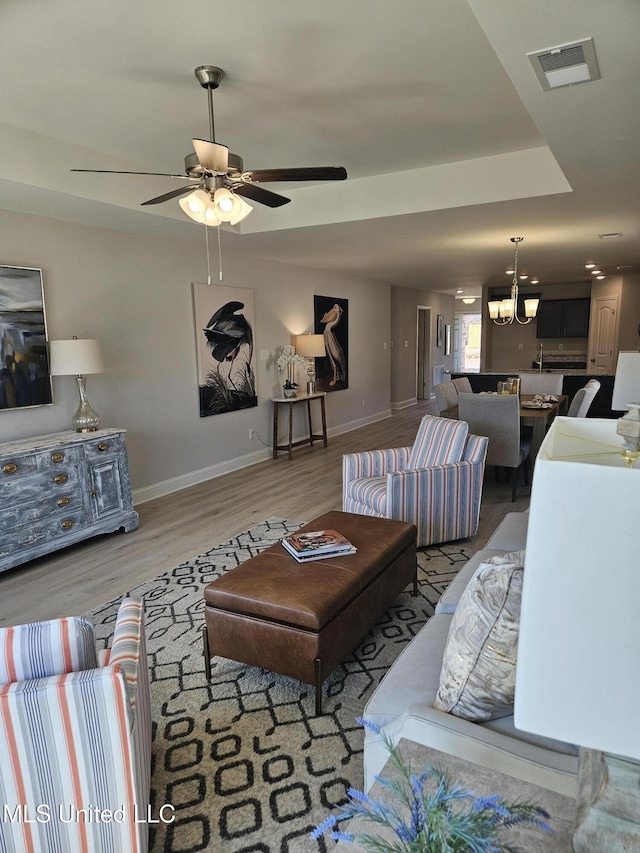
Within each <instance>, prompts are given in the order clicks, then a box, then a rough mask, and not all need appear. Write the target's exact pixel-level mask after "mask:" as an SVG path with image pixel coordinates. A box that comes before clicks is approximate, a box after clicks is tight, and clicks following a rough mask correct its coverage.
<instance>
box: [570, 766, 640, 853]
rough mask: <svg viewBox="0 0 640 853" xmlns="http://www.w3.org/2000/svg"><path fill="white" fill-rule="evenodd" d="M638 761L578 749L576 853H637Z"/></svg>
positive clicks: (639, 847) (639, 840)
mask: <svg viewBox="0 0 640 853" xmlns="http://www.w3.org/2000/svg"><path fill="white" fill-rule="evenodd" d="M639 782H640V764H639V763H638V762H636V761H631V760H630V759H627V758H622V757H620V756H617V755H610V754H608V753H604V752H598V751H597V750H593V749H581V750H580V763H579V772H578V822H577V828H576V831H575V833H574V835H573V849H574V851H575V853H595V851H597V850H606V851H607V853H623V851H624V853H640V784H639Z"/></svg>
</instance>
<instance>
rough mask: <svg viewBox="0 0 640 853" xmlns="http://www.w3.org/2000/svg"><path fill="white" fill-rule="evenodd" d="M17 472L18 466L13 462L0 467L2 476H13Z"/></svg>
mask: <svg viewBox="0 0 640 853" xmlns="http://www.w3.org/2000/svg"><path fill="white" fill-rule="evenodd" d="M17 470H18V466H17V465H16V463H15V462H7V464H6V465H3V466H2V471H3V473H4V474H15V473H16V471H17Z"/></svg>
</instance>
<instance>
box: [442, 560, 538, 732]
mask: <svg viewBox="0 0 640 853" xmlns="http://www.w3.org/2000/svg"><path fill="white" fill-rule="evenodd" d="M523 565H524V551H514V552H511V553H509V554H503V555H499V556H496V557H492V558H491V559H490V560H488V561H487V562H485V563H481V564H480V565H479V566H478V568H477V570H476V572H475V574H474V575H473V577H472V578H471V580H470V581H469V583H468V584H467V587H466V589H465V590H464V592H463V593H462V596H461V597H460V602H459V604H458V606H457V607H456V610H455V613H454V614H453V617H452V619H451V625H450V626H449V635H448V638H447V645H446V648H445V652H444V657H443V661H442V670H441V672H440V685H439V687H438V694H437V696H436V701H435V703H434V705H435V707H436V708H438V709H439V710H441V711H447V712H449V713H451V714H455V715H456V716H457V717H463V718H464V719H467V720H472V721H474V722H483V721H485V720H491V719H495V718H496V717H505V716H507V715H509V714H512V713H513V701H514V695H515V681H516V662H517V650H518V633H519V628H520V602H521V598H522V575H523Z"/></svg>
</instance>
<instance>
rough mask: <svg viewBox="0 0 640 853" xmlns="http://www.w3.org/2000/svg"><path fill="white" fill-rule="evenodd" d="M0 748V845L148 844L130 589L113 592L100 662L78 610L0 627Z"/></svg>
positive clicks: (144, 676) (141, 661) (145, 722)
mask: <svg viewBox="0 0 640 853" xmlns="http://www.w3.org/2000/svg"><path fill="white" fill-rule="evenodd" d="M0 754H2V755H3V756H4V758H3V762H2V767H1V769H0V800H1V802H2V804H3V808H4V814H3V819H2V820H1V821H0V850H3V851H7V853H18V851H20V853H22V851H39V850H42V851H44V850H56V851H58V853H76V851H95V853H103V851H118V853H125V852H126V851H131V852H132V853H144V851H146V850H147V849H148V825H147V824H146V822H145V821H146V818H147V812H148V804H149V788H150V776H151V706H150V696H149V672H148V667H147V656H146V646H145V633H144V605H143V602H142V600H141V599H137V598H125V599H124V600H123V602H122V604H121V605H120V609H119V611H118V615H117V618H116V623H115V631H114V636H113V641H112V644H111V648H110V649H109V650H108V651H107V652H105V653H103V654H102V655H101V656H100V660H98V655H97V653H96V645H95V636H94V632H93V626H92V625H91V624H90V623H89V622H87V621H86V620H85V619H82V618H79V617H71V618H66V619H55V620H52V621H50V622H37V623H32V624H29V625H17V626H15V627H11V628H2V629H0ZM82 809H84V810H87V811H86V812H84V814H85V816H86V818H85V819H83V813H82V812H81V811H80V810H82ZM103 810H107V811H103ZM108 813H111V815H112V819H110V820H109V819H108V817H107V814H108Z"/></svg>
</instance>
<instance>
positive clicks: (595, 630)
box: [514, 418, 640, 760]
mask: <svg viewBox="0 0 640 853" xmlns="http://www.w3.org/2000/svg"><path fill="white" fill-rule="evenodd" d="M620 451H621V446H620V438H619V436H618V435H617V433H616V421H615V420H611V419H596V418H556V419H555V420H554V421H553V424H552V425H551V428H550V429H549V432H548V433H547V435H546V437H545V439H544V441H543V443H542V445H541V448H540V451H539V453H538V456H537V457H536V466H535V474H534V478H533V486H532V491H531V507H530V510H529V524H528V532H527V548H526V557H525V568H524V579H523V590H522V610H521V621H520V635H519V642H518V664H517V670H516V692H515V714H514V718H515V725H516V727H517V728H518V729H523V730H524V731H529V732H534V733H535V734H538V735H543V736H547V737H552V738H556V739H558V740H562V741H568V742H569V743H573V744H578V745H580V746H584V747H589V748H591V749H596V750H602V751H604V752H608V753H614V754H616V755H622V756H625V757H627V758H632V759H636V760H640V737H639V736H638V708H640V678H638V649H639V648H640V619H638V612H637V609H638V600H640V573H639V572H638V533H637V529H638V505H639V497H640V468H638V467H635V468H630V467H628V465H627V464H626V463H625V461H624V460H623V458H622V455H621V452H620Z"/></svg>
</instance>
